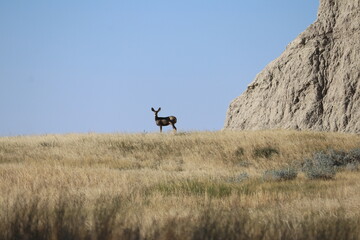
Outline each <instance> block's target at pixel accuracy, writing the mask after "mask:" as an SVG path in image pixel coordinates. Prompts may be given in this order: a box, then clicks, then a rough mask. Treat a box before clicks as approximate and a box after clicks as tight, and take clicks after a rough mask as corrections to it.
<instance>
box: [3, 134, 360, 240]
mask: <svg viewBox="0 0 360 240" xmlns="http://www.w3.org/2000/svg"><path fill="white" fill-rule="evenodd" d="M354 149H355V150H356V149H357V150H359V149H360V136H359V135H351V134H341V133H320V132H298V131H283V130H278V131H248V132H247V131H241V132H227V131H223V132H189V133H188V132H184V133H177V134H172V133H165V134H157V133H156V134H155V133H144V134H92V133H90V134H68V135H46V136H20V137H2V138H0V239H54V240H57V239H306V240H310V239H360V228H359V226H360V171H359V163H360V159H355V160H354V161H355V162H351V163H349V162H347V164H341V163H343V162H341V161H342V159H343V158H344V156H348V155H346V154H348V153H349V152H351V151H353V152H354ZM340 151H343V152H340ZM319 152H323V155H319V156H318V157H317V158H316V157H314V154H315V153H319ZM326 154H327V155H326ZM352 156H355V157H356V156H357V155H356V154H355V155H352ZM358 156H360V154H359V155H358ZM313 158H316V159H322V160H321V161H323V160H324V159H325V160H324V161H323V162H325V165H326V164H327V160H328V158H331V159H332V162H331V163H334V164H333V165H334V166H331V170H328V169H329V168H325V170H324V171H325V172H326V171H327V172H326V173H329V175H326V176H325V177H321V176H322V175H321V176H320V177H313V176H315V175H314V174H313V175H311V174H309V172H310V170H309V169H310V168H315V165H316V164H315V165H309V164H308V163H306V159H313ZM334 159H335V160H334ZM352 159H354V158H352ZM319 161H320V160H319ZM356 161H357V162H356ZM308 162H309V160H308ZM321 164H322V163H321ZM325 165H324V164H323V165H321V166H325ZM306 166H307V170H304V169H306ZM309 166H310V167H309ZM326 166H327V165H326ZM332 171H335V172H332ZM316 176H317V175H316Z"/></svg>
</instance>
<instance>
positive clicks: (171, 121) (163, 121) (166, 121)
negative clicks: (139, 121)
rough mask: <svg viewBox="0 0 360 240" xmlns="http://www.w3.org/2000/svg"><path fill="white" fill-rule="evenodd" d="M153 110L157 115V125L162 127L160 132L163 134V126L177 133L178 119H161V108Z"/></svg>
mask: <svg viewBox="0 0 360 240" xmlns="http://www.w3.org/2000/svg"><path fill="white" fill-rule="evenodd" d="M151 110H152V111H153V112H154V113H155V123H156V125H158V126H159V127H160V132H162V127H163V126H169V125H170V124H171V126H172V127H173V129H174V130H175V131H176V130H177V129H176V127H175V123H176V122H177V119H176V117H175V116H168V117H159V116H158V112H160V110H161V108H159V109H158V110H157V111H155V109H154V108H151Z"/></svg>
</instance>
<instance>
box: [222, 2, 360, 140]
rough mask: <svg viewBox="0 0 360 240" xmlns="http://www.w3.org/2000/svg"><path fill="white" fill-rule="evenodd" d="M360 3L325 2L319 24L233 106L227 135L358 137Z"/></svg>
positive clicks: (306, 33)
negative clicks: (283, 132) (285, 132)
mask: <svg viewBox="0 0 360 240" xmlns="http://www.w3.org/2000/svg"><path fill="white" fill-rule="evenodd" d="M359 79H360V0H321V1H320V7H319V12H318V18H317V20H316V21H315V22H314V23H313V24H312V25H310V26H309V27H308V28H307V29H306V30H305V31H304V32H303V33H301V34H300V35H299V36H298V37H297V38H296V39H295V40H294V41H293V42H291V43H290V44H289V45H288V46H287V47H286V50H285V51H284V52H283V53H282V54H281V56H280V57H278V58H277V59H275V60H274V61H273V62H271V63H270V64H268V65H267V66H266V67H265V69H264V70H262V71H261V72H260V73H259V74H258V75H257V76H256V78H255V79H254V81H253V82H252V83H251V84H250V85H249V86H248V88H247V90H246V91H245V92H244V93H243V94H242V95H241V96H239V97H237V98H236V99H235V100H233V102H232V103H231V104H230V106H229V109H228V111H227V116H226V120H225V129H276V128H281V129H299V130H319V131H339V132H353V133H360V83H359Z"/></svg>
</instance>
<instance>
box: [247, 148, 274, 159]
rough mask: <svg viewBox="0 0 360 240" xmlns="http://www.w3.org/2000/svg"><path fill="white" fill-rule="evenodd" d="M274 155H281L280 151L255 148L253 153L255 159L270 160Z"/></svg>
mask: <svg viewBox="0 0 360 240" xmlns="http://www.w3.org/2000/svg"><path fill="white" fill-rule="evenodd" d="M274 154H279V151H278V150H277V149H275V148H272V147H263V148H255V149H254V151H253V155H254V157H257V158H259V157H262V158H270V157H271V156H272V155H274Z"/></svg>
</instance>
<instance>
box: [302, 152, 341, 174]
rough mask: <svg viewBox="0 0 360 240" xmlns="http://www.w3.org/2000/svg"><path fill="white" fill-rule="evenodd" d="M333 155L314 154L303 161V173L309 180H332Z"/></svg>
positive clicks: (333, 170)
mask: <svg viewBox="0 0 360 240" xmlns="http://www.w3.org/2000/svg"><path fill="white" fill-rule="evenodd" d="M335 159H336V158H334V155H333V154H326V153H323V152H319V153H315V154H314V156H313V158H311V159H307V160H305V162H304V164H303V172H304V173H305V175H306V176H307V177H308V178H310V179H325V180H328V179H333V178H334V177H335V175H336V169H335V166H336V165H335V162H336V161H335Z"/></svg>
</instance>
